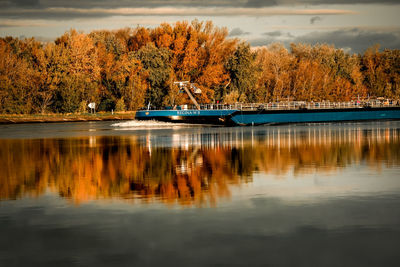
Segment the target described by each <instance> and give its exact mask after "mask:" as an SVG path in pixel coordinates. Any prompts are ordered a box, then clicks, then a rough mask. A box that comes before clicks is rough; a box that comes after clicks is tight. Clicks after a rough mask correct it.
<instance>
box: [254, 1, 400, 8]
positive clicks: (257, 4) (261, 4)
mask: <svg viewBox="0 0 400 267" xmlns="http://www.w3.org/2000/svg"><path fill="white" fill-rule="evenodd" d="M324 4H341V5H352V4H400V0H299V1H298V0H248V1H247V3H246V6H248V7H268V6H277V5H324Z"/></svg>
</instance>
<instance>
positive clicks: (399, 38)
mask: <svg viewBox="0 0 400 267" xmlns="http://www.w3.org/2000/svg"><path fill="white" fill-rule="evenodd" d="M264 35H266V36H267V37H265V38H256V39H252V40H249V42H250V44H251V45H252V46H267V45H270V44H272V43H276V42H280V43H283V44H284V45H285V46H286V47H289V45H290V43H307V44H311V45H315V44H323V43H326V44H333V45H334V46H335V47H336V48H342V49H344V50H346V51H348V52H350V53H363V52H364V51H365V50H366V49H367V48H369V47H371V46H373V45H375V44H380V45H381V48H382V49H385V48H387V49H398V48H399V47H400V29H399V28H395V29H391V30H390V29H387V30H383V29H381V30H380V29H376V30H372V29H369V30H367V29H362V28H352V29H338V30H334V31H323V32H311V33H308V34H305V35H302V36H298V37H293V36H290V35H286V37H289V38H284V39H282V38H281V36H282V35H278V34H276V36H274V34H269V35H267V34H264Z"/></svg>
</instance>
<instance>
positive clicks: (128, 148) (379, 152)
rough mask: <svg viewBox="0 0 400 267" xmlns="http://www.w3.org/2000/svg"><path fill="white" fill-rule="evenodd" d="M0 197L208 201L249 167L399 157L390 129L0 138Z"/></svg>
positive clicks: (397, 137)
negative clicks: (170, 141) (155, 137)
mask: <svg viewBox="0 0 400 267" xmlns="http://www.w3.org/2000/svg"><path fill="white" fill-rule="evenodd" d="M0 145H1V147H2V149H1V150H0V198H1V199H15V198H17V197H21V196H24V195H31V196H38V195H41V194H43V193H44V192H45V191H46V190H49V189H50V190H52V191H55V192H58V193H59V194H60V195H61V196H63V197H67V198H71V199H72V200H73V201H74V202H75V203H80V202H82V201H88V200H91V199H98V198H113V197H119V198H126V199H134V198H140V199H142V200H143V201H152V200H153V199H154V198H157V199H160V200H161V201H164V202H166V203H176V202H178V203H180V204H182V205H192V204H195V205H199V206H201V205H203V204H205V203H210V204H211V205H214V204H215V203H216V201H217V198H220V197H229V196H230V190H229V185H230V184H239V183H242V182H247V181H249V179H251V174H252V173H253V172H254V171H261V172H264V173H272V174H283V173H286V172H288V171H289V170H293V171H294V172H295V173H299V172H300V173H301V172H309V171H332V170H335V169H336V168H338V167H342V166H346V165H348V164H353V163H358V162H361V161H363V162H366V163H367V164H369V165H370V166H376V167H378V168H379V166H381V163H382V162H384V163H385V164H386V165H387V166H391V165H399V164H400V134H399V133H398V131H397V130H386V131H381V130H380V131H378V132H376V133H371V132H361V131H359V132H354V131H353V132H352V131H347V132H343V133H342V132H328V133H327V132H322V135H321V132H320V133H315V132H314V133H312V134H311V133H309V134H308V135H307V134H304V133H303V134H298V135H292V136H290V135H288V134H286V135H280V136H279V135H278V136H275V135H274V136H271V137H266V138H264V139H262V140H258V141H256V145H254V143H253V144H252V143H249V142H248V141H247V142H246V141H245V142H244V143H242V144H241V145H240V146H239V145H235V144H229V145H227V144H226V143H221V144H217V145H216V146H208V147H207V146H205V147H202V146H197V147H189V148H188V149H182V148H180V147H177V148H162V147H155V148H151V151H149V148H148V147H147V146H143V145H142V144H141V143H140V142H138V141H136V140H134V139H131V138H126V137H87V138H71V139H43V140H0Z"/></svg>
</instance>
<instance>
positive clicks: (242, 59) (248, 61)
mask: <svg viewBox="0 0 400 267" xmlns="http://www.w3.org/2000/svg"><path fill="white" fill-rule="evenodd" d="M255 59H256V54H255V53H254V52H252V51H251V48H250V45H249V44H247V43H241V44H239V45H238V47H237V48H236V50H235V52H234V53H233V55H232V56H231V57H230V58H229V59H228V62H227V64H226V69H227V70H228V72H229V76H230V81H231V82H230V85H229V86H228V89H229V92H231V91H237V92H238V100H239V99H240V98H241V97H242V95H246V97H247V100H248V101H250V102H252V101H254V100H255V92H254V88H255V84H256V68H255V64H254V63H255Z"/></svg>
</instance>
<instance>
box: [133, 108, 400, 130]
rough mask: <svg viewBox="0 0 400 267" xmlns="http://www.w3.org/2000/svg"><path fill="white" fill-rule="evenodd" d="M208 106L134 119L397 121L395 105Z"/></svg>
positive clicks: (215, 122) (399, 116)
mask: <svg viewBox="0 0 400 267" xmlns="http://www.w3.org/2000/svg"><path fill="white" fill-rule="evenodd" d="M251 105H252V106H250V104H249V105H247V106H243V105H208V106H207V107H202V108H200V109H180V110H179V109H178V110H172V109H171V110H141V111H138V112H137V113H136V117H135V119H137V120H157V121H165V122H182V123H197V124H212V125H230V126H233V125H243V126H244V125H261V124H286V123H312V122H340V121H366V120H398V119H400V106H398V104H397V103H396V105H394V104H390V105H389V104H388V105H384V104H383V103H379V104H376V103H375V104H374V103H372V104H371V103H328V104H327V103H307V104H304V103H303V104H297V105H296V103H294V104H293V103H284V104H271V103H270V104H266V105H254V104H251Z"/></svg>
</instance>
